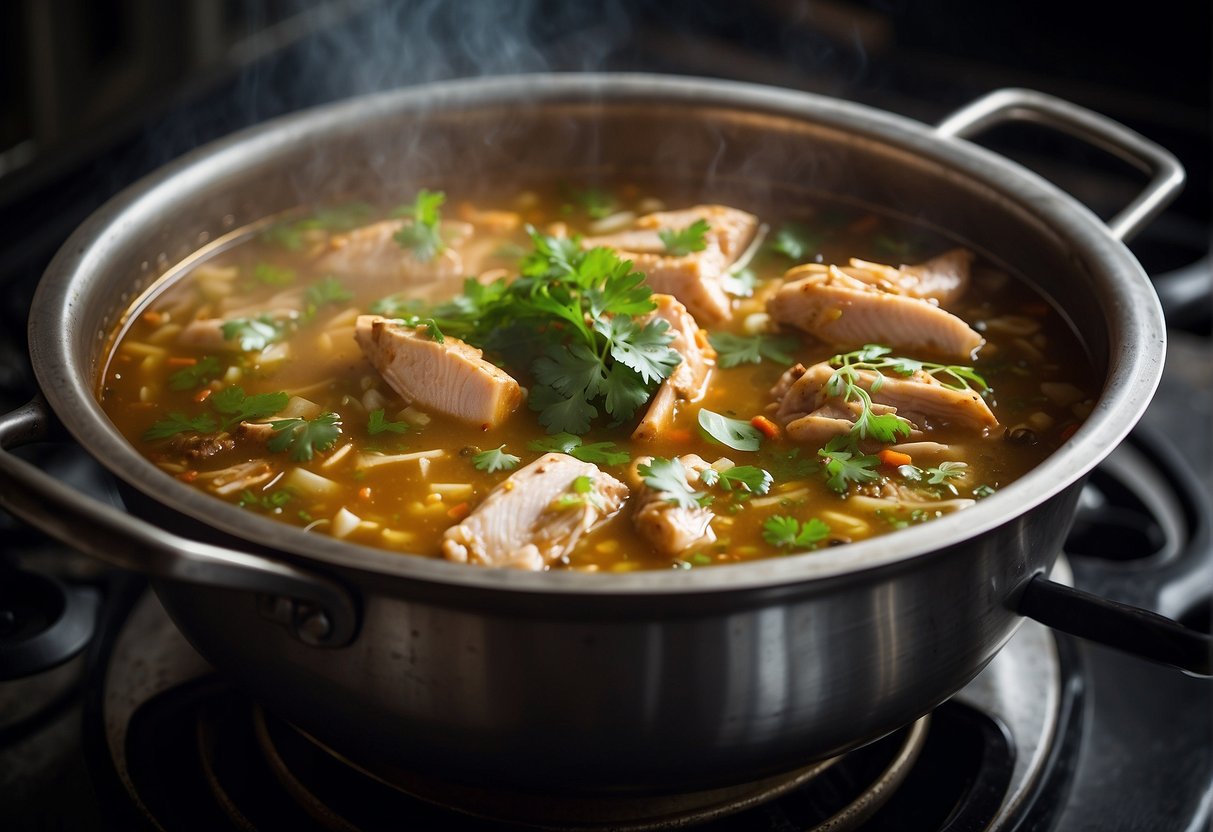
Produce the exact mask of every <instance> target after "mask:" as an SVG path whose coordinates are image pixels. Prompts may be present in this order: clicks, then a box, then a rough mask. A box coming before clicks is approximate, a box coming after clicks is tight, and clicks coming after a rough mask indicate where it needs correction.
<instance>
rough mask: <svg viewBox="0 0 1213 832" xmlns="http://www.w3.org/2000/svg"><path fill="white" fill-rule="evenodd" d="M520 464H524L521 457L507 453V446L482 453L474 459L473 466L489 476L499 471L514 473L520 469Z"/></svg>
mask: <svg viewBox="0 0 1213 832" xmlns="http://www.w3.org/2000/svg"><path fill="white" fill-rule="evenodd" d="M519 462H522V459H521V458H520V457H517V456H514V454H507V453H506V452H505V445H498V446H497V447H496V448H491V449H489V450H487V451H481V452H480V453H478V454H476V455H474V456H473V457H472V465H474V466H476V470H477V471H484V472H485V473H488V474H492V473H495V472H497V471H513V470H514V469H515V468H517V467H518V463H519Z"/></svg>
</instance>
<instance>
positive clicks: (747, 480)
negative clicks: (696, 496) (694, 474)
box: [699, 465, 775, 495]
mask: <svg viewBox="0 0 1213 832" xmlns="http://www.w3.org/2000/svg"><path fill="white" fill-rule="evenodd" d="M699 480H700V482H702V483H703V484H704V485H708V486H711V485H715V484H716V483H720V487H721V488H723V489H724V490H725V491H733V490H735V489H737V490H741V491H747V492H749V493H751V494H759V495H761V494H766V493H767V492H768V491H770V490H771V484H772V483H774V481H775V480H774V478H773V477H772V476H771V475H770V473H769V472H767V471H764V470H763V469H761V468H758V467H756V466H754V465H734V466H733V467H732V468H729V469H726V470H724V471H717V470H716V469H715V468H708V469H707V470H705V471H703V472H702V473H701V474H700V475H699Z"/></svg>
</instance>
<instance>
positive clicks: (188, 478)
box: [177, 471, 198, 482]
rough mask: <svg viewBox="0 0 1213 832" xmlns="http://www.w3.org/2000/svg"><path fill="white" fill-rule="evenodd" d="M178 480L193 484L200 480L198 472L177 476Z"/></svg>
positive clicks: (187, 472)
mask: <svg viewBox="0 0 1213 832" xmlns="http://www.w3.org/2000/svg"><path fill="white" fill-rule="evenodd" d="M177 479H179V480H181V481H182V482H193V481H194V480H196V479H198V472H197V471H184V472H182V473H180V474H178V475H177Z"/></svg>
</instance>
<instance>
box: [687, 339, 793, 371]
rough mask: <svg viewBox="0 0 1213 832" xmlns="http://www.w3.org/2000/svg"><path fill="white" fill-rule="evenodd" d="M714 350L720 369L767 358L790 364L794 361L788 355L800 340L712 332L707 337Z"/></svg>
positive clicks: (754, 362)
mask: <svg viewBox="0 0 1213 832" xmlns="http://www.w3.org/2000/svg"><path fill="white" fill-rule="evenodd" d="M708 341H709V343H711V345H712V348H713V349H715V350H716V361H717V363H718V364H720V366H721V367H725V368H729V367H736V366H737V365H738V364H745V363H749V364H758V363H761V361H762V359H764V358H769V359H770V360H771V361H774V362H777V363H779V364H785V365H786V364H792V363H793V362H794V361H795V360H796V359H795V358H793V357H792V355H791V354H790V353H791V351H792V350H795V349H796V348H797V347H799V346H800V339H799V338H796V337H794V336H790V335H750V336H745V335H734V334H733V333H731V332H713V333H712V334H711V335H709V336H708Z"/></svg>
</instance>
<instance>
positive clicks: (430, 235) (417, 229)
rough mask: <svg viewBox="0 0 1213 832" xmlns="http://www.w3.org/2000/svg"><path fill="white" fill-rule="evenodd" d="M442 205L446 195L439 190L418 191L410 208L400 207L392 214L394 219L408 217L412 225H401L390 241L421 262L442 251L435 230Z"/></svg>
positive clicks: (444, 246)
mask: <svg viewBox="0 0 1213 832" xmlns="http://www.w3.org/2000/svg"><path fill="white" fill-rule="evenodd" d="M444 202H446V194H445V193H443V192H442V191H428V190H426V189H425V188H422V189H421V190H420V191H418V192H417V196H416V198H415V199H414V200H413V204H412V205H405V206H402V207H400V208H398V209H396V211H395V212H393V215H394V216H398V217H410V218H411V219H412V222H410V223H408V224H406V225H404V226H402V227H401V228H400V230H399V231H397V232H396V234H395V235H394V236H393V237H392V239H394V240H395V241H396V243H397V244H399V246H400V247H401V248H403V249H408V250H409V251H412V253H413V257H415V258H416V259H417V260H418V261H419V262H421V263H428V262H429V261H431V260H433V259H434V258H435V257H437V256H438V255H439V254H441V253H442V250H443V249H444V248H446V243H444V242H443V240H442V234H441V232H440V230H439V223H440V222H441V220H442V214H441V210H442V204H443V203H444Z"/></svg>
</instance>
